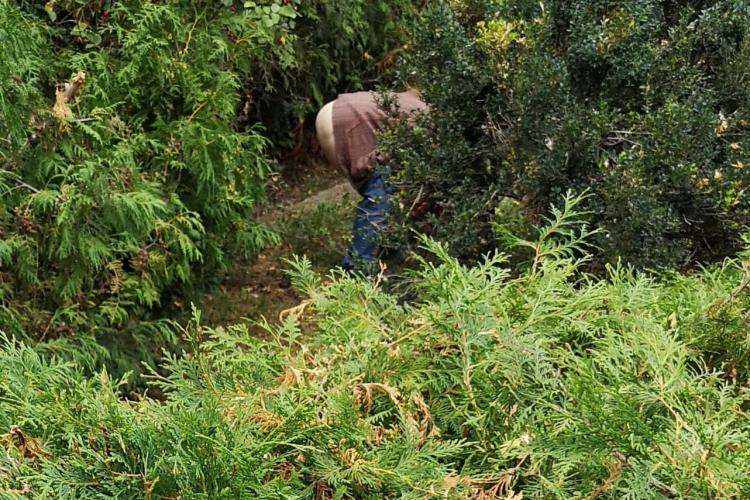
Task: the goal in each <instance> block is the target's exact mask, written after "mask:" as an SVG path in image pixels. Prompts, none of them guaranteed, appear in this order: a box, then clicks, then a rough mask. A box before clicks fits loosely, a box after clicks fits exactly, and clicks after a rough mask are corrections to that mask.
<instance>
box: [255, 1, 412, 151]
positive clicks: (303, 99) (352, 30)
mask: <svg viewBox="0 0 750 500" xmlns="http://www.w3.org/2000/svg"><path fill="white" fill-rule="evenodd" d="M246 3H254V2H246ZM257 3H260V2H257ZM282 3H288V5H289V6H291V5H293V6H294V8H295V9H296V11H297V17H295V18H294V19H293V20H291V21H290V22H289V25H290V30H289V32H288V33H284V34H283V35H281V36H280V37H279V38H277V43H278V44H280V45H281V46H283V47H287V48H288V50H289V52H290V53H291V57H290V54H287V53H286V52H282V53H281V54H283V57H267V58H266V59H265V60H264V62H263V63H262V64H261V65H259V66H258V67H257V68H256V71H255V73H254V75H253V77H252V78H251V79H250V80H248V84H247V89H246V91H247V92H248V93H249V94H250V95H251V96H252V109H251V110H250V112H249V116H250V117H251V118H256V119H260V120H261V121H263V123H265V124H266V125H267V127H268V133H269V135H270V137H272V138H273V139H274V141H275V143H276V144H277V145H278V144H282V143H283V144H285V143H287V142H289V140H290V137H289V132H290V131H293V132H295V133H296V134H298V133H299V132H300V131H301V129H300V125H301V124H302V123H303V121H304V120H305V118H307V117H308V116H309V115H310V114H311V113H315V112H317V111H318V110H319V109H320V107H321V106H322V105H323V104H324V103H325V102H326V101H328V100H330V99H332V98H334V97H335V96H336V95H337V94H338V93H339V92H342V91H344V90H347V91H353V90H363V89H368V88H372V87H373V86H374V84H375V83H376V82H381V81H382V79H383V78H382V77H383V74H384V73H386V70H387V69H388V68H389V67H390V65H391V64H392V63H393V62H394V61H395V57H396V55H397V54H398V53H399V52H400V51H401V50H402V47H401V45H402V44H405V43H407V41H408V39H407V35H408V32H407V30H406V26H408V25H409V23H410V22H411V21H412V20H413V19H415V18H416V17H418V14H419V6H420V5H422V4H423V3H424V2H422V1H419V0H337V1H332V0H305V1H302V0H291V1H290V2H282ZM291 139H292V140H297V141H298V140H299V136H296V137H294V136H293V137H291Z"/></svg>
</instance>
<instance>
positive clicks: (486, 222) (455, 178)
mask: <svg viewBox="0 0 750 500" xmlns="http://www.w3.org/2000/svg"><path fill="white" fill-rule="evenodd" d="M415 36H416V39H415V43H414V47H415V50H414V52H413V53H412V54H410V55H409V56H408V57H407V58H405V59H404V67H403V71H404V74H406V75H407V76H410V77H412V78H416V79H417V80H419V81H420V85H421V86H422V87H423V90H424V95H425V97H426V99H427V100H428V101H429V102H430V103H431V105H432V114H433V119H432V120H431V122H428V123H426V124H425V128H426V129H425V133H422V134H419V135H417V134H414V133H413V132H408V131H401V132H397V131H396V132H391V133H389V134H386V135H385V137H384V140H383V143H384V147H385V148H386V149H388V150H389V152H390V154H391V156H392V157H393V163H394V164H397V165H401V166H402V167H403V178H402V184H403V190H402V192H403V193H404V197H405V199H404V202H403V206H404V207H405V208H409V207H410V206H412V203H413V201H414V200H415V199H416V198H417V197H418V195H419V196H421V197H423V198H425V199H431V200H432V201H437V202H440V203H441V204H442V205H443V207H444V212H443V217H442V219H441V221H440V223H438V224H437V225H436V236H437V237H439V238H440V239H441V240H445V241H447V242H449V243H450V246H451V248H452V250H453V251H454V252H456V253H457V254H460V255H464V256H476V255H478V254H481V253H483V252H484V251H486V250H487V249H489V248H492V246H493V244H494V237H493V231H492V227H493V211H494V207H495V206H496V205H497V204H498V199H499V198H501V197H510V198H514V199H516V200H519V201H520V202H521V203H522V205H523V206H524V207H525V209H526V212H527V215H528V217H529V218H530V219H532V220H534V219H535V218H536V217H537V216H538V215H539V214H541V213H542V212H543V211H544V208H545V207H546V206H547V205H548V204H549V203H550V202H555V203H556V202H557V200H559V199H560V198H561V197H562V196H563V194H564V193H565V192H566V191H567V190H568V189H573V190H574V191H576V192H582V191H584V190H585V189H590V190H591V192H592V194H593V196H592V197H591V198H589V200H588V208H589V209H590V210H592V212H593V216H592V217H593V218H592V222H593V223H594V224H595V226H596V227H599V228H604V229H607V232H606V233H602V234H601V235H599V237H598V238H596V244H597V246H598V247H599V248H600V251H599V252H598V253H597V260H596V263H595V265H596V267H598V268H599V269H603V267H604V264H605V263H616V262H617V260H618V259H619V258H623V259H625V260H627V261H628V262H630V263H633V264H635V265H637V266H639V267H654V266H659V265H668V266H685V265H689V264H693V263H695V262H696V261H698V262H700V261H710V260H715V259H719V258H721V257H723V256H726V255H731V254H732V252H734V251H736V250H737V249H738V248H739V247H740V237H739V236H740V234H742V232H743V231H744V228H746V227H747V226H748V225H749V224H750V205H749V203H750V201H749V200H750V197H748V196H747V192H746V191H747V189H748V186H750V173H749V172H750V170H748V168H747V167H746V165H747V164H748V160H749V158H748V151H749V150H748V148H749V147H750V143H749V142H748V141H749V140H750V133H749V132H748V126H749V124H750V116H748V109H750V107H748V105H749V104H750V91H748V86H747V85H745V84H744V83H742V82H743V81H744V79H745V78H746V77H747V75H748V71H750V63H748V61H750V59H748V50H749V47H750V10H749V9H748V6H747V5H746V2H737V1H734V0H726V1H712V2H702V1H695V2H691V1H688V2H672V1H656V0H653V1H651V0H650V1H643V2H618V1H593V2H592V1H572V2H568V1H566V2H563V1H559V2H558V1H553V2H543V3H539V2H532V1H526V0H514V1H496V2H493V1H490V2H469V1H467V2H450V5H447V4H446V3H445V2H437V3H436V5H435V6H434V7H432V8H431V9H430V10H429V12H428V14H427V15H426V16H425V18H424V21H423V23H422V25H421V27H419V28H418V29H417V31H416V35H415Z"/></svg>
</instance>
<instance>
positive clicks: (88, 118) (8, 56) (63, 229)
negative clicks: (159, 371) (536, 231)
mask: <svg viewBox="0 0 750 500" xmlns="http://www.w3.org/2000/svg"><path fill="white" fill-rule="evenodd" d="M340 4H343V2H300V1H286V0H283V1H282V0H278V1H275V0H274V1H258V2H232V1H207V0H206V1H203V0H201V1H193V2H182V1H167V2H148V1H140V0H139V1H124V2H110V1H98V2H88V1H82V0H61V1H56V2H54V1H53V2H46V3H45V2H16V1H11V0H0V47H1V48H2V50H0V328H2V329H4V330H5V331H7V332H8V333H13V334H16V335H23V334H25V335H27V336H28V337H31V338H33V339H36V340H51V339H57V338H69V337H71V336H75V337H80V336H81V335H82V334H87V333H91V332H96V334H97V335H98V336H99V337H100V338H101V339H104V340H105V341H106V343H109V344H118V343H120V344H122V343H124V344H126V346H127V347H128V348H130V349H132V348H133V347H134V344H133V341H134V339H135V340H138V339H142V340H145V339H152V340H153V339H154V338H159V337H165V336H166V338H165V339H166V340H169V328H168V327H167V325H166V324H165V323H163V322H159V321H140V320H141V319H144V318H145V319H149V318H150V317H154V315H153V314H152V313H151V312H152V311H154V310H155V309H158V308H159V307H161V306H164V305H169V304H168V303H171V302H172V299H171V297H173V296H174V294H179V293H180V290H181V289H185V288H187V287H190V288H191V289H192V288H193V287H195V286H197V285H201V284H203V283H205V282H206V281H208V280H210V279H211V277H212V276H213V275H214V273H213V272H214V271H215V270H217V269H219V268H222V267H223V266H226V265H227V264H228V263H229V262H230V260H231V259H233V258H235V257H246V258H251V257H252V256H253V255H254V254H255V253H256V252H257V250H258V249H259V248H261V247H263V246H264V245H265V244H267V243H269V242H272V241H274V239H275V238H276V237H275V236H274V235H273V234H272V233H271V232H270V231H269V230H268V229H266V228H265V227H263V226H261V225H258V224H256V223H254V222H253V219H252V210H253V208H254V206H255V205H256V204H257V202H258V201H259V200H260V199H261V198H262V196H263V185H264V178H265V176H266V174H267V173H268V172H269V170H270V160H269V157H268V155H267V153H266V151H267V149H268V146H269V141H268V140H267V139H266V138H265V134H266V133H265V132H264V131H263V130H262V129H261V128H260V127H259V125H261V126H262V125H267V126H269V127H274V126H275V124H276V122H284V123H286V122H292V121H293V118H294V117H296V116H298V115H297V114H295V113H294V112H293V111H294V110H297V113H298V114H299V113H302V114H303V113H305V112H307V111H309V110H310V109H312V108H313V107H315V104H314V103H315V102H319V101H322V99H323V95H322V94H323V93H330V92H331V89H332V88H335V87H336V86H337V85H344V84H346V83H345V82H344V77H343V74H344V73H348V80H347V81H355V80H356V79H357V75H358V71H362V72H365V71H366V68H369V67H372V66H374V64H375V59H374V57H375V55H378V56H379V55H380V54H381V53H382V52H384V51H385V47H387V46H389V44H390V43H395V41H394V38H388V36H387V35H389V34H392V35H393V37H395V31H394V28H393V24H392V21H393V16H394V15H396V14H398V13H399V12H400V11H399V10H398V9H397V8H396V7H395V5H396V3H394V8H393V9H391V8H390V7H389V5H391V4H390V3H388V2H375V3H374V4H373V5H370V4H371V3H369V2H354V1H352V2H348V3H347V5H349V4H351V5H349V6H350V7H352V9H350V10H349V11H347V15H346V16H344V17H343V18H342V19H341V20H340V23H339V24H335V23H333V22H331V31H326V30H325V29H324V27H322V26H318V25H319V24H320V23H324V22H328V21H331V20H332V19H334V18H336V15H337V12H339V10H338V9H339V7H340V6H341V5H340ZM365 4H367V5H368V6H367V7H366V6H365ZM398 5H402V6H404V8H406V6H408V5H409V4H408V3H405V2H398ZM376 13H379V15H380V17H381V19H383V20H387V22H384V23H380V24H378V25H377V26H378V28H373V30H372V31H367V30H366V29H365V28H366V26H367V24H366V20H367V19H369V18H370V17H372V16H374V15H375V14H376ZM367 16H370V17H367ZM313 27H317V28H315V29H313ZM334 28H335V29H334ZM342 32H343V33H349V32H352V33H353V36H352V37H351V38H352V41H351V42H350V41H347V38H346V37H344V36H343V35H342ZM376 34H377V35H378V36H376ZM355 35H356V36H355ZM379 35H383V37H379ZM375 39H377V44H375V45H373V44H371V42H373V40H375ZM326 40H327V41H326ZM334 42H335V43H334ZM373 43H374V42H373ZM368 50H369V51H371V52H373V56H372V57H371V59H370V60H367V61H365V62H362V61H363V59H362V57H363V54H365V55H366V53H367V51H368ZM357 51H359V52H360V53H359V54H358V55H357V57H353V53H355V52H357ZM368 57H370V56H368ZM339 59H342V60H343V61H346V60H354V61H357V62H356V63H351V64H348V63H345V62H341V61H339ZM287 72H288V74H289V75H287ZM293 75H297V77H294V78H292V76H293ZM302 75H305V77H303V76H302ZM287 76H289V79H287ZM292 92H294V93H295V94H293V95H291V93H292ZM270 101H273V102H274V107H271V106H269V105H268V103H269V102H270ZM301 102H305V103H306V104H305V106H306V107H304V106H302V105H301V104H300V103H301ZM256 103H257V104H258V105H257V106H256ZM261 103H265V104H261ZM264 106H265V107H264ZM139 341H140V340H139ZM135 350H140V351H147V349H146V347H145V346H141V347H140V348H138V349H135Z"/></svg>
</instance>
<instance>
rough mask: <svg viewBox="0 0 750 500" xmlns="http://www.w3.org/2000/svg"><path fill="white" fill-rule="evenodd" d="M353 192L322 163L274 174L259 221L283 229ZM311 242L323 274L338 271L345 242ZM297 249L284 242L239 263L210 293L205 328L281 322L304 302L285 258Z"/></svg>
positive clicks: (312, 162)
mask: <svg viewBox="0 0 750 500" xmlns="http://www.w3.org/2000/svg"><path fill="white" fill-rule="evenodd" d="M352 193H355V192H354V190H353V189H352V188H351V186H350V185H349V183H348V182H347V181H346V180H345V179H344V178H343V175H342V174H341V173H340V172H338V171H337V170H336V169H333V168H331V167H329V166H327V165H326V164H325V163H323V162H321V161H319V160H317V159H313V160H308V161H307V162H304V163H299V164H295V165H291V166H287V167H285V168H284V169H283V170H282V171H281V172H280V173H279V174H277V175H276V176H274V178H273V179H272V182H271V183H270V188H269V199H268V201H267V202H266V203H265V204H264V205H263V206H262V207H260V209H259V211H258V215H257V218H258V220H260V221H261V222H263V223H266V224H268V225H270V226H272V227H274V228H276V229H277V230H279V229H280V228H281V227H282V226H283V225H284V224H286V223H288V222H289V221H293V220H294V219H299V218H300V217H304V216H305V215H306V214H309V213H311V212H314V211H315V210H316V209H317V208H319V207H320V206H321V205H324V204H326V203H331V204H333V203H338V202H341V200H343V199H347V196H348V195H352ZM310 222H315V221H314V220H312V221H310ZM304 224H305V221H302V222H301V223H299V224H298V226H300V225H302V228H300V227H298V228H297V230H298V231H300V230H301V231H303V232H304ZM310 229H311V234H313V233H314V231H313V229H315V230H318V231H319V230H320V228H310ZM280 232H281V231H280ZM315 234H319V233H315ZM300 236H301V237H304V234H302V235H298V238H299V237H300ZM311 238H314V236H311ZM282 239H284V238H282ZM309 243H311V244H310V245H305V246H304V248H305V249H306V250H308V253H309V251H310V250H309V249H315V248H320V253H321V255H320V256H318V257H320V258H318V259H316V258H315V257H316V256H315V255H309V257H310V258H311V260H312V261H313V263H314V264H315V267H316V269H317V270H319V271H321V272H326V271H327V269H326V268H328V269H330V267H332V262H331V259H332V257H331V253H334V254H336V253H340V252H343V250H344V248H345V244H344V242H343V241H336V242H335V243H331V241H326V242H320V243H321V244H320V245H316V244H315V242H314V241H311V242H309ZM332 246H333V247H334V248H332ZM297 250H298V248H295V245H293V244H290V242H289V241H283V242H282V244H281V245H278V246H275V247H268V248H266V249H265V250H263V251H262V252H261V253H260V255H258V257H257V259H256V260H255V261H254V262H252V263H249V264H248V263H242V262H238V263H236V264H235V265H234V266H233V268H232V269H231V270H230V271H229V272H228V273H227V274H226V275H225V276H224V278H223V280H222V283H221V285H220V286H219V287H218V289H217V290H215V291H213V292H212V293H208V294H205V295H204V296H203V300H202V301H201V302H202V303H201V304H199V305H198V306H199V308H200V309H202V311H203V320H204V322H205V324H207V325H209V326H219V325H227V324H233V323H237V322H240V321H242V320H245V319H250V320H259V319H261V318H263V317H264V318H266V319H267V320H269V321H270V322H275V321H276V320H277V319H278V317H279V314H280V313H281V312H282V311H285V310H287V309H290V308H292V307H295V306H296V305H298V304H299V303H300V302H301V301H302V300H303V298H302V297H301V296H300V295H299V294H298V293H297V292H296V291H295V290H294V289H293V288H292V287H291V284H290V282H289V279H288V278H287V276H286V275H285V274H284V269H286V268H287V265H286V263H285V262H284V259H285V258H289V257H291V255H292V254H294V253H299V252H298V251H297ZM312 251H313V252H314V250H312ZM323 253H326V255H322V254H323ZM335 257H336V256H335V255H334V258H335ZM251 323H252V321H251ZM259 333H260V332H259Z"/></svg>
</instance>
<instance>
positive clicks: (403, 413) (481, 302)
mask: <svg viewBox="0 0 750 500" xmlns="http://www.w3.org/2000/svg"><path fill="white" fill-rule="evenodd" d="M577 203H580V200H576V199H573V198H568V199H567V207H566V210H564V211H562V212H558V215H557V216H556V218H555V219H554V220H553V221H552V223H551V224H550V225H549V226H547V227H544V228H542V229H541V230H539V232H538V236H537V237H536V238H535V239H533V240H530V241H526V242H518V241H517V243H519V244H525V245H530V246H532V247H534V248H539V249H540V250H541V251H540V252H538V254H537V257H536V258H535V259H534V260H533V261H532V262H531V265H530V266H529V271H528V272H526V273H522V274H521V275H519V276H517V277H515V278H511V277H510V270H509V269H508V268H507V266H506V264H505V263H504V260H505V258H504V257H503V256H501V255H496V256H493V257H491V258H488V259H487V260H486V261H484V262H482V263H480V264H479V265H477V266H473V267H466V266H463V265H461V264H460V263H459V262H458V261H456V260H455V259H453V258H451V257H449V256H448V253H447V250H446V248H445V247H444V246H441V245H439V244H435V243H431V242H427V245H426V246H427V247H428V249H429V251H431V252H432V253H433V254H434V259H433V260H434V262H433V263H431V264H428V263H426V262H425V263H424V264H423V265H422V266H421V267H420V269H419V270H418V271H417V272H416V273H415V276H414V286H415V293H416V294H417V296H418V299H417V300H416V301H415V302H414V303H411V304H401V303H400V301H399V300H398V297H395V296H392V295H389V294H387V293H384V292H383V291H382V290H381V289H380V288H379V287H378V286H377V285H374V284H373V283H372V282H364V281H357V280H354V279H352V278H350V277H343V276H336V277H334V279H332V280H326V281H325V282H323V281H322V280H321V279H320V277H319V276H317V275H315V274H314V273H313V272H312V271H311V270H310V267H309V264H307V263H305V262H304V261H298V262H296V263H295V264H294V267H295V269H294V272H293V273H292V274H291V277H292V281H293V283H294V284H295V286H297V287H299V288H300V289H301V290H304V291H305V292H306V293H307V294H308V296H309V300H307V301H305V302H304V303H303V304H301V305H300V307H298V308H296V309H295V310H293V311H289V312H288V315H287V316H286V319H285V321H283V322H282V323H281V324H280V325H277V326H269V327H268V330H269V335H268V336H267V340H261V339H258V338H257V337H253V336H252V335H251V334H249V333H248V331H247V329H246V328H245V327H244V326H236V327H230V328H226V329H218V330H212V329H209V328H205V327H202V326H200V322H199V319H197V318H196V320H195V321H194V322H193V323H192V324H191V325H190V326H189V327H188V328H187V337H188V338H189V340H190V346H191V351H190V353H189V354H187V355H185V356H183V357H174V356H169V357H168V358H167V362H166V364H165V366H164V367H163V370H162V371H160V372H159V373H153V374H152V375H151V376H150V377H148V378H149V380H150V383H151V384H152V385H153V386H154V388H158V389H160V390H161V391H162V392H163V394H164V395H165V397H166V400H165V401H152V400H149V399H146V400H143V401H140V402H135V401H122V400H121V399H120V398H119V395H118V382H117V381H116V380H112V379H111V378H110V377H109V376H108V375H107V373H106V372H102V373H101V374H99V375H98V376H93V377H90V378H87V377H86V376H85V375H84V374H83V372H82V370H81V369H80V368H79V367H77V366H76V365H74V364H72V363H69V362H64V361H61V360H59V359H57V358H51V359H50V358H48V357H46V356H42V355H40V354H39V353H38V352H36V351H34V350H33V349H32V348H30V347H28V346H22V345H19V344H18V343H15V342H13V341H11V340H8V339H4V340H3V341H2V348H0V394H1V395H2V397H1V398H0V428H2V429H7V430H8V431H9V433H8V434H6V435H5V436H4V437H3V438H0V439H1V440H2V445H3V448H4V451H3V454H2V456H1V457H0V467H2V471H3V473H2V474H0V488H2V490H3V491H6V492H9V493H10V494H11V495H12V494H13V492H15V493H16V494H19V495H20V494H22V493H21V492H26V494H28V495H32V496H34V497H38V498H50V497H54V498H111V497H117V498H143V497H145V498H174V497H182V498H311V499H321V498H414V499H422V498H457V499H458V498H476V499H480V498H485V499H493V498H496V499H501V498H506V499H507V498H515V499H518V498H520V497H521V494H523V497H524V498H527V497H528V498H560V499H569V498H595V497H596V498H612V499H619V498H628V499H631V498H632V499H646V498H648V499H651V498H695V499H703V498H747V497H748V496H749V495H750V478H749V477H748V475H747V470H748V466H749V465H750V415H749V414H748V404H750V399H749V398H750V394H749V393H748V391H747V381H748V375H750V346H749V345H748V342H747V327H746V325H747V311H748V307H749V306H750V295H748V282H750V267H749V266H748V263H747V262H744V263H743V262H742V261H727V262H725V263H724V264H723V265H721V266H718V267H714V268H711V269H708V270H706V271H705V272H702V273H699V274H695V275H693V276H690V277H684V276H678V275H675V276H664V277H660V278H658V279H655V278H653V277H647V276H643V275H639V274H637V273H635V272H633V271H632V270H629V269H625V268H623V267H618V268H610V269H609V270H608V277H607V279H604V280H599V279H598V278H595V277H592V276H589V275H585V274H581V272H580V271H581V268H580V264H581V261H580V260H574V259H571V258H570V255H581V254H582V252H584V250H585V249H584V248H583V247H582V244H584V243H585V242H581V241H579V240H580V238H581V236H582V234H585V232H582V231H581V226H580V224H579V223H578V222H577V220H578V219H577V217H579V216H580V215H577V214H576V212H577V211H578V209H577V208H576V204H577ZM748 244H750V241H748ZM743 258H745V259H748V258H750V254H745V255H744V256H743ZM303 325H306V326H305V327H306V328H311V325H314V326H312V328H314V332H312V334H310V333H311V332H307V334H303V333H302V331H301V328H303ZM735 341H738V342H736V343H735ZM155 394H158V393H155Z"/></svg>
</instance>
